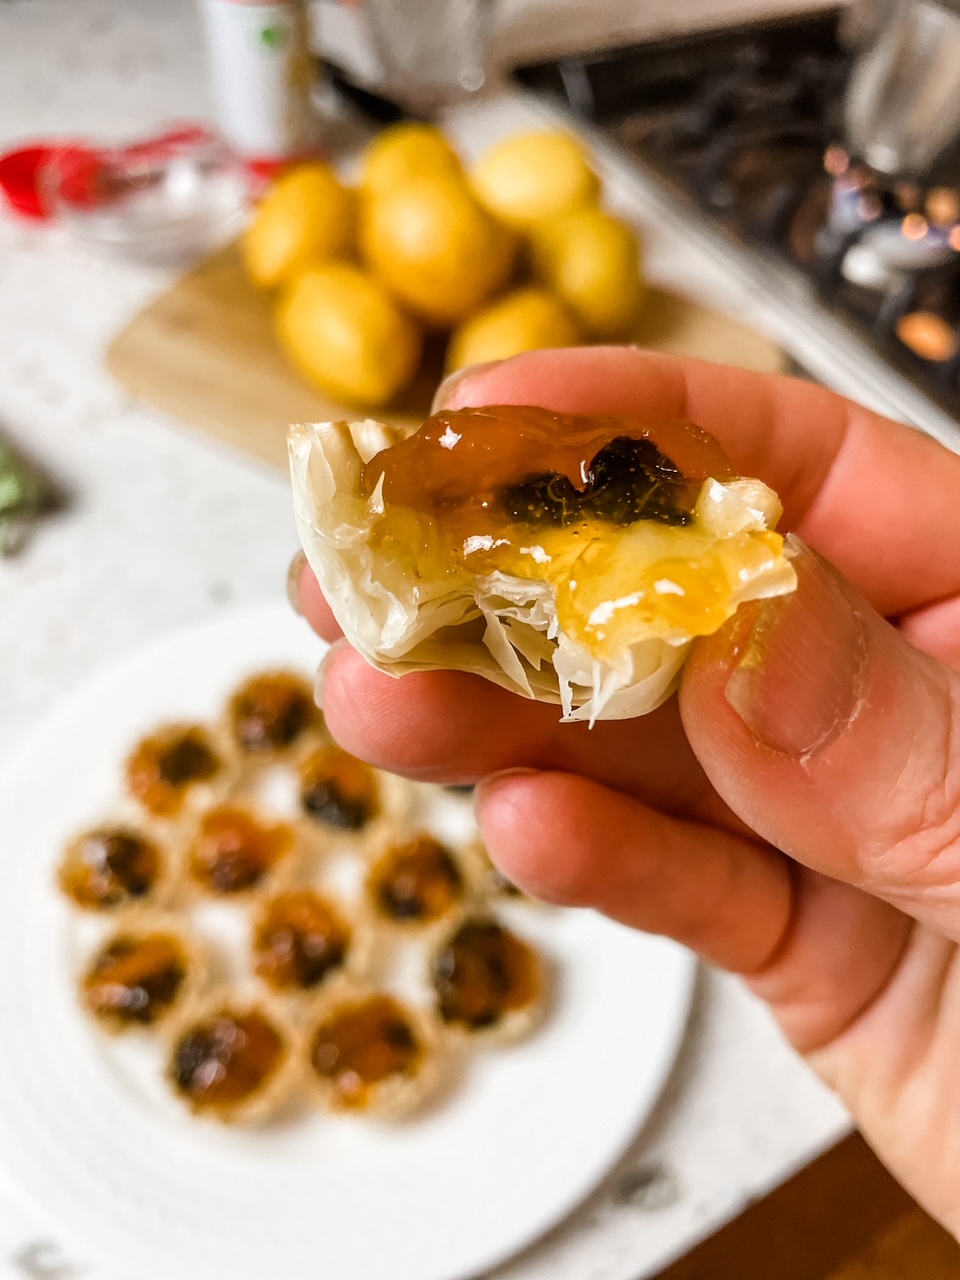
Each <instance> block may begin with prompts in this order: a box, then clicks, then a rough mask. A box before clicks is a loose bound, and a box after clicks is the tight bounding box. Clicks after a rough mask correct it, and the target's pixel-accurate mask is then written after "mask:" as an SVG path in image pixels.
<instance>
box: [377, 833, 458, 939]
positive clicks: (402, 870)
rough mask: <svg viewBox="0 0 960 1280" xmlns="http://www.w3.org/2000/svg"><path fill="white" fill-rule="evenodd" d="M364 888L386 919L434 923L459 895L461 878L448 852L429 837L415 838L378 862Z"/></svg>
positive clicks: (456, 900)
mask: <svg viewBox="0 0 960 1280" xmlns="http://www.w3.org/2000/svg"><path fill="white" fill-rule="evenodd" d="M367 887H368V890H369V892H370V896H371V897H372V899H373V901H374V904H375V905H376V908H377V910H378V911H379V912H380V913H381V915H384V916H386V917H387V918H388V919H390V920H396V921H416V920H420V921H424V920H437V919H439V917H440V916H442V915H444V914H445V912H447V911H448V910H449V909H450V907H452V906H453V904H454V903H455V902H458V901H459V900H460V898H461V897H462V896H463V877H462V876H461V874H460V870H459V868H458V867H457V864H456V862H455V861H454V859H453V855H452V854H451V853H450V851H449V850H448V849H446V848H445V847H444V846H443V845H442V844H440V843H439V841H437V840H434V839H432V838H431V837H430V836H417V837H416V838H415V839H413V840H411V841H409V842H408V843H407V844H402V845H397V846H395V847H394V848H392V849H389V850H388V851H387V852H386V853H385V854H384V855H383V857H382V858H380V859H379V861H378V862H377V863H376V864H375V866H374V867H373V868H372V870H371V872H370V877H369V880H368V882H367Z"/></svg>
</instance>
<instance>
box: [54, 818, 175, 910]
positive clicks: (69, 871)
mask: <svg viewBox="0 0 960 1280" xmlns="http://www.w3.org/2000/svg"><path fill="white" fill-rule="evenodd" d="M162 866H163V856H162V854H161V853H160V850H159V849H158V848H157V846H156V845H155V844H154V843H153V841H152V840H148V839H147V838H146V836H142V835H140V834H138V833H137V832H135V831H129V830H127V829H126V828H124V827H103V828H100V829H98V830H96V831H88V832H85V833H84V834H83V835H82V836H78V837H77V839H76V840H74V841H73V842H72V843H71V844H70V845H69V846H68V848H67V850H66V852H65V854H64V857H63V861H62V862H61V864H60V870H59V873H58V878H59V882H60V888H61V889H62V890H63V892H64V893H65V894H66V895H67V897H68V898H72V899H73V901H74V902H76V903H77V905H78V906H81V907H87V908H90V909H93V910H100V911H105V910H111V909H113V908H115V907H122V906H124V905H126V904H127V903H129V902H134V901H138V900H141V899H143V898H146V897H147V896H149V894H150V893H151V892H152V891H153V889H154V887H155V886H156V883H157V879H158V878H159V876H160V873H161V869H162Z"/></svg>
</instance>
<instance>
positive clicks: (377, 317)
mask: <svg viewBox="0 0 960 1280" xmlns="http://www.w3.org/2000/svg"><path fill="white" fill-rule="evenodd" d="M276 332H277V337H278V338H279V340H280V344H281V346H282V347H283V349H284V351H285V352H286V353H287V355H288V356H289V358H290V360H291V361H292V363H293V364H294V365H295V366H296V367H297V369H299V371H300V372H301V373H302V374H303V376H304V377H305V378H306V379H307V380H308V381H309V382H312V383H314V384H315V385H316V386H318V387H320V388H321V389H322V390H323V391H327V392H329V393H330V395H332V396H336V397H337V398H338V399H342V400H346V401H349V402H350V403H353V404H362V405H370V406H375V405H381V404H385V403H386V402H387V401H388V400H390V399H391V398H392V397H393V396H394V395H396V393H397V392H398V391H399V390H401V388H402V387H404V386H405V385H406V384H407V383H408V382H409V381H410V379H411V378H412V377H413V374H414V372H415V371H416V368H417V364H418V363H419V360H420V345H421V335H420V331H419V329H418V328H417V326H416V325H415V324H414V322H413V321H412V320H410V318H409V317H408V316H405V315H404V314H403V312H402V311H401V310H400V309H399V307H397V305H396V303H395V302H394V301H393V299H392V298H391V297H390V296H389V294H387V293H386V292H385V290H384V289H383V288H382V287H381V286H380V285H379V284H378V283H377V282H376V281H375V280H373V279H371V278H370V276H368V275H367V274H366V273H365V272H363V271H361V270H360V269H359V267H355V266H352V265H350V264H349V263H345V262H331V263H326V264H323V265H321V266H317V267H312V268H310V269H308V270H307V271H305V272H303V274H302V275H300V276H298V277H297V279H296V280H294V282H293V283H292V284H291V285H290V287H289V288H288V289H287V291H286V292H285V293H284V295H283V296H282V298H281V299H280V302H279V305H278V306H277V312H276Z"/></svg>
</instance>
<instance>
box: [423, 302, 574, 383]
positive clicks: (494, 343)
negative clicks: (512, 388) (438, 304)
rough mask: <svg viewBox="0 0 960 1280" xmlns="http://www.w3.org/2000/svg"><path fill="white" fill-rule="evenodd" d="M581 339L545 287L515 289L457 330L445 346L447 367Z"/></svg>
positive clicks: (571, 344) (572, 344)
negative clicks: (448, 344) (447, 345)
mask: <svg viewBox="0 0 960 1280" xmlns="http://www.w3.org/2000/svg"><path fill="white" fill-rule="evenodd" d="M579 340H580V334H579V333H578V331H577V326H576V325H575V324H574V322H573V320H571V318H570V315H569V313H568V312H567V310H566V308H565V307H564V306H563V303H561V302H559V301H558V300H557V298H555V297H554V296H553V294H551V293H547V291H546V290H545V289H536V288H532V287H531V288H525V289H516V290H514V292H513V293H508V294H506V295H505V296H504V297H503V298H499V299H498V300H497V301H496V302H493V303H491V304H490V305H489V306H488V307H486V308H485V309H484V310H483V311H479V312H477V314H476V315H475V316H471V317H470V319H469V320H466V321H464V323H463V324H462V325H461V326H460V328H459V329H457V330H456V331H455V332H454V333H453V335H452V336H451V338H450V346H449V347H448V349H447V368H448V370H453V369H462V368H464V367H465V366H466V365H468V364H482V363H483V362H485V361H487V360H506V359H507V358H508V357H509V356H516V355H519V354H520V352H521V351H536V350H538V349H539V348H541V347H571V346H575V345H576V343H577V342H579Z"/></svg>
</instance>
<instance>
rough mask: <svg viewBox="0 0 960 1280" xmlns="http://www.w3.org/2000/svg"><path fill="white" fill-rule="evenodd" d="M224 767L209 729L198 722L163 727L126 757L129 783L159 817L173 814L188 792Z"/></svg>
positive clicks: (213, 776) (208, 780)
mask: <svg viewBox="0 0 960 1280" xmlns="http://www.w3.org/2000/svg"><path fill="white" fill-rule="evenodd" d="M222 768H223V762H222V761H221V759H220V757H219V756H218V755H217V753H216V751H215V750H214V748H213V745H212V743H211V742H210V739H209V737H208V735H207V733H206V731H205V730H204V729H203V728H202V727H201V726H199V725H195V726H188V727H186V728H180V727H174V728H170V729H161V730H160V731H159V732H158V733H155V734H152V735H151V736H150V737H149V738H144V739H143V741H142V742H140V743H138V744H137V746H136V747H135V748H134V750H133V752H132V753H131V755H130V756H129V758H128V760H127V766H126V769H127V785H128V786H129V788H130V791H131V793H132V794H133V795H134V796H136V798H137V799H138V800H139V801H140V803H141V804H142V805H143V806H144V808H146V809H148V810H149V811H150V812H151V813H152V814H155V815H156V816H157V817H158V818H174V817H176V816H177V814H179V813H180V812H181V810H182V809H183V806H184V803H185V801H186V796H187V792H188V791H189V790H190V788H191V787H193V786H196V785H197V784H198V783H201V782H210V781H212V779H214V778H215V777H216V776H217V775H218V774H219V773H220V771H221V769H222Z"/></svg>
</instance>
